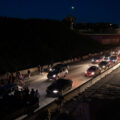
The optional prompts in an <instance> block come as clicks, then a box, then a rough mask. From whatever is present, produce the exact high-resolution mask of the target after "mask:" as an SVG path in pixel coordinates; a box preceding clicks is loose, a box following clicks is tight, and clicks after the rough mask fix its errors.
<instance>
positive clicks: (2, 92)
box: [0, 84, 23, 99]
mask: <svg viewBox="0 0 120 120" xmlns="http://www.w3.org/2000/svg"><path fill="white" fill-rule="evenodd" d="M15 90H18V91H22V90H23V87H22V86H20V85H17V84H7V85H5V86H3V87H1V88H0V99H4V97H5V96H11V95H14V92H15Z"/></svg>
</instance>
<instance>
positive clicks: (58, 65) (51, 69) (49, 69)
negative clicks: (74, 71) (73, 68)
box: [48, 64, 69, 72]
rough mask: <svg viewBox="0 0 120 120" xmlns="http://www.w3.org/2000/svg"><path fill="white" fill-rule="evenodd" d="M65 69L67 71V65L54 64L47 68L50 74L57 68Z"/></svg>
mask: <svg viewBox="0 0 120 120" xmlns="http://www.w3.org/2000/svg"><path fill="white" fill-rule="evenodd" d="M63 67H64V68H67V69H69V65H67V64H56V65H55V66H53V67H52V66H49V67H48V72H50V71H53V70H55V69H59V68H63Z"/></svg>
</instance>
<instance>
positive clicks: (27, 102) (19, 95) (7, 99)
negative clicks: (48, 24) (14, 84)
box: [0, 88, 40, 115]
mask: <svg viewBox="0 0 120 120" xmlns="http://www.w3.org/2000/svg"><path fill="white" fill-rule="evenodd" d="M39 98H40V94H39V92H38V90H34V89H31V90H29V88H24V89H23V90H21V91H19V90H15V91H14V94H12V95H9V94H6V95H5V96H4V98H3V99H0V106H1V107H0V112H1V115H3V114H5V113H6V112H7V113H12V112H15V111H16V110H20V109H21V108H27V107H31V106H33V105H36V104H38V106H39Z"/></svg>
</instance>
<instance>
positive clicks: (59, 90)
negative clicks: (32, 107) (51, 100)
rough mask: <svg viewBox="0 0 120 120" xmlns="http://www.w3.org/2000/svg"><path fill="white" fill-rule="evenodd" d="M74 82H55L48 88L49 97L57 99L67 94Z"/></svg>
mask: <svg viewBox="0 0 120 120" xmlns="http://www.w3.org/2000/svg"><path fill="white" fill-rule="evenodd" d="M72 83H73V81H72V80H69V79H58V80H56V81H54V82H53V83H52V84H51V85H50V86H48V87H47V89H46V92H47V96H51V97H57V96H59V95H61V94H62V95H63V94H64V93H65V92H67V91H69V90H70V89H71V88H72Z"/></svg>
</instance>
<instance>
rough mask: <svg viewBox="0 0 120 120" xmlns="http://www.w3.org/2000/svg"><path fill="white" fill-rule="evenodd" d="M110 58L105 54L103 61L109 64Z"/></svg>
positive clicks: (109, 55)
mask: <svg viewBox="0 0 120 120" xmlns="http://www.w3.org/2000/svg"><path fill="white" fill-rule="evenodd" d="M110 57H111V54H109V53H108V54H105V56H104V57H103V61H107V62H110Z"/></svg>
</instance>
